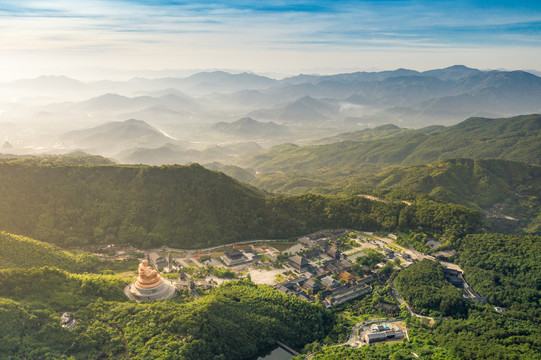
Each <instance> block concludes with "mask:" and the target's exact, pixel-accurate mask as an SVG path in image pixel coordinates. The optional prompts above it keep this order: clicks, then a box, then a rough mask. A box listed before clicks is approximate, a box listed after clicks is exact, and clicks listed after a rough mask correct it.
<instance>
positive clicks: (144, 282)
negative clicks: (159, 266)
mask: <svg viewBox="0 0 541 360" xmlns="http://www.w3.org/2000/svg"><path fill="white" fill-rule="evenodd" d="M138 274H139V276H138V277H137V280H135V281H134V282H133V283H131V284H129V285H128V286H126V287H125V288H124V293H125V294H126V296H127V297H129V298H130V299H132V300H135V301H137V302H140V301H143V300H147V301H163V300H165V299H169V298H172V297H173V296H175V294H176V289H175V286H174V285H173V283H172V282H171V281H169V280H166V279H162V277H161V276H160V274H158V272H157V271H156V270H154V269H152V268H151V267H150V266H149V265H148V260H143V261H142V262H141V263H140V264H139V271H138Z"/></svg>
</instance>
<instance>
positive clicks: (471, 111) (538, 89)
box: [0, 65, 541, 127]
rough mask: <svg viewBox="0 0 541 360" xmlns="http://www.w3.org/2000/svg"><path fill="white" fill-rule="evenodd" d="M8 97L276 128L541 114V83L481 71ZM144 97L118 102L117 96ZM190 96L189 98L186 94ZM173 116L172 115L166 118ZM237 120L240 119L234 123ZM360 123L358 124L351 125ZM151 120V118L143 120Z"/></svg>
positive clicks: (192, 79) (57, 85)
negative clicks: (231, 114)
mask: <svg viewBox="0 0 541 360" xmlns="http://www.w3.org/2000/svg"><path fill="white" fill-rule="evenodd" d="M2 88H3V89H4V90H6V91H8V90H12V91H15V92H18V91H24V90H25V89H26V90H28V91H33V92H36V91H38V90H39V91H40V92H41V94H43V92H45V91H46V92H47V93H48V94H54V93H55V92H60V93H62V94H65V93H67V92H69V91H71V92H72V93H73V94H87V93H91V92H95V93H97V92H99V91H101V89H103V91H106V92H107V93H109V94H107V95H103V96H98V97H96V98H94V99H91V100H88V101H83V102H81V103H75V104H71V107H70V106H67V107H64V108H63V109H64V110H70V111H81V112H83V111H86V112H88V111H97V112H101V113H103V112H105V111H110V112H134V111H144V110H145V109H151V108H155V107H157V106H161V107H163V108H162V110H164V111H167V110H170V111H174V112H178V113H179V114H181V115H180V117H181V118H182V117H183V120H185V119H186V118H189V117H187V115H188V114H189V115H191V116H194V117H195V118H199V119H200V118H205V117H208V116H203V114H205V113H206V114H207V115H208V112H209V109H211V108H212V109H229V110H235V113H236V114H240V113H242V112H244V114H245V115H247V116H248V117H253V118H256V119H265V120H271V121H275V122H287V123H297V122H298V123H312V122H321V121H326V120H332V121H335V122H338V123H340V122H343V121H345V120H346V119H349V123H350V125H351V124H356V123H360V124H363V126H366V125H372V126H374V125H382V124H385V123H394V124H396V125H400V126H407V127H422V126H426V125H430V124H437V123H440V124H452V123H456V122H458V121H459V120H461V119H464V118H467V117H469V116H483V115H485V116H512V115H520V114H526V113H536V112H541V101H540V99H541V78H539V77H538V76H536V75H534V74H532V73H528V72H524V71H481V70H478V69H472V68H468V67H466V66H462V65H456V66H451V67H448V68H445V69H436V70H429V71H424V72H417V71H414V70H408V69H397V70H394V71H381V72H355V73H346V74H336V75H298V76H293V77H288V78H285V79H281V80H275V79H271V78H269V77H265V76H259V75H256V74H250V73H241V74H231V73H227V72H223V71H215V72H203V73H198V74H195V75H192V76H189V77H186V78H157V79H144V78H135V79H132V80H130V81H125V82H111V81H105V82H95V83H82V82H79V81H76V80H73V79H69V78H66V77H61V76H57V77H41V78H37V79H31V80H20V81H17V82H13V83H10V84H4V85H3V86H1V85H0V90H2ZM128 89H130V92H131V93H134V92H137V93H138V94H146V95H145V96H136V97H129V98H128V97H126V96H125V95H123V96H124V97H121V96H120V95H115V94H114V93H115V92H118V94H120V93H126V92H127V90H128ZM185 94H188V95H185ZM166 116H169V115H166ZM237 118H238V117H237ZM353 119H355V120H353ZM145 120H146V119H145Z"/></svg>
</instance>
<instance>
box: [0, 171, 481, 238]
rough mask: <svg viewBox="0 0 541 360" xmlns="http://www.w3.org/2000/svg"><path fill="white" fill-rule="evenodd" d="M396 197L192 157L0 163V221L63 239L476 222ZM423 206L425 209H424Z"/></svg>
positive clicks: (279, 234) (429, 227)
mask: <svg viewBox="0 0 541 360" xmlns="http://www.w3.org/2000/svg"><path fill="white" fill-rule="evenodd" d="M405 207H406V205H405V204H403V203H381V202H378V201H370V200H368V199H365V198H361V197H357V196H353V197H323V196H312V195H306V196H298V197H276V196H266V195H265V194H264V193H262V192H261V191H260V190H257V189H255V188H253V187H249V186H246V185H243V184H241V183H239V182H237V181H236V180H234V179H232V178H230V177H228V176H226V175H224V174H222V173H218V172H214V171H210V170H207V169H205V168H203V167H201V166H199V165H191V166H161V167H149V166H126V165H124V166H120V165H106V166H62V165H57V164H49V165H37V164H32V163H30V164H29V163H23V164H19V163H17V162H10V161H6V162H4V163H0V225H1V227H2V228H3V229H5V230H6V231H9V232H11V233H16V234H21V235H25V236H30V237H33V238H36V239H39V240H43V241H48V242H54V243H57V244H61V245H64V246H77V245H86V244H95V243H104V242H105V243H111V242H116V243H128V244H132V245H134V246H138V247H145V248H148V247H152V246H161V245H171V246H175V247H184V248H198V247H208V246H213V245H219V244H224V243H231V242H234V241H240V240H246V239H258V238H259V239H261V238H267V239H269V238H270V239H272V238H287V237H291V236H296V235H300V234H303V233H309V232H312V231H316V230H320V229H327V228H336V227H349V228H359V227H362V228H367V229H372V230H378V229H389V230H391V229H396V228H398V227H399V226H402V227H404V228H409V227H412V228H417V227H420V228H423V229H425V231H427V232H435V233H440V234H443V233H449V234H457V235H458V234H460V233H463V232H464V231H473V229H477V228H478V227H479V225H480V215H479V214H478V213H477V212H475V211H471V210H468V209H466V208H464V207H461V206H456V205H449V204H438V203H429V202H419V203H418V204H415V205H412V206H410V207H409V208H408V209H405ZM424 212H429V213H432V214H433V215H434V216H433V217H431V218H425V217H423V216H422V215H421V214H422V213H424ZM401 213H404V216H403V217H402V221H401V222H399V218H400V217H401ZM406 213H407V216H406ZM451 213H453V214H462V219H461V220H460V222H461V224H460V225H459V224H458V223H456V221H458V220H456V221H455V217H454V216H449V218H446V219H444V218H441V216H443V215H445V214H451ZM456 219H458V218H456ZM464 221H466V222H467V224H463V222H464Z"/></svg>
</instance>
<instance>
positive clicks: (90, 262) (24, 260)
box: [0, 231, 101, 272]
mask: <svg viewBox="0 0 541 360" xmlns="http://www.w3.org/2000/svg"><path fill="white" fill-rule="evenodd" d="M100 265H101V260H99V259H98V258H97V257H95V256H94V255H92V254H90V253H86V252H77V253H73V252H69V251H66V250H62V249H61V248H59V247H58V246H56V245H53V244H49V243H45V242H42V241H37V240H34V239H30V238H27V237H24V236H20V235H13V234H9V233H6V232H4V231H1V232H0V269H9V268H31V267H41V266H54V267H58V268H60V269H65V270H68V271H72V272H84V271H89V272H90V271H95V270H96V269H97V268H98V267H99V266H100Z"/></svg>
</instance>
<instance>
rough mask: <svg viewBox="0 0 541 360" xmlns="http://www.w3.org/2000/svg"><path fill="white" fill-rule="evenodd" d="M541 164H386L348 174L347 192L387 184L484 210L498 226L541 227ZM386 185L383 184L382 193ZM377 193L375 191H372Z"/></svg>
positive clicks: (511, 228)
mask: <svg viewBox="0 0 541 360" xmlns="http://www.w3.org/2000/svg"><path fill="white" fill-rule="evenodd" d="M539 179H541V166H537V165H528V164H524V163H519V162H514V161H506V160H473V159H450V160H442V161H438V162H435V163H432V164H428V165H419V166H413V167H390V168H388V169H385V170H384V171H382V172H380V173H378V174H376V175H373V176H370V177H368V178H364V179H355V180H352V181H351V182H350V184H349V187H348V190H347V191H349V192H352V193H355V192H358V191H362V189H390V190H393V191H395V190H396V191H410V192H414V193H422V194H427V195H428V196H429V197H430V198H432V199H435V200H438V201H444V202H452V203H455V204H461V205H464V206H468V207H470V208H473V209H478V210H484V211H485V213H486V215H487V218H488V220H489V225H490V227H491V228H492V229H493V230H497V231H525V232H531V233H538V232H540V231H541V216H540V214H539V208H540V207H541V182H540V181H539ZM386 192H387V191H384V190H382V192H381V194H382V195H383V194H385V193H386ZM376 193H378V192H376Z"/></svg>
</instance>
